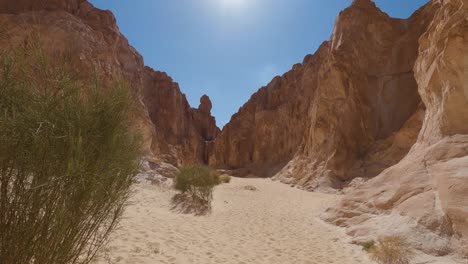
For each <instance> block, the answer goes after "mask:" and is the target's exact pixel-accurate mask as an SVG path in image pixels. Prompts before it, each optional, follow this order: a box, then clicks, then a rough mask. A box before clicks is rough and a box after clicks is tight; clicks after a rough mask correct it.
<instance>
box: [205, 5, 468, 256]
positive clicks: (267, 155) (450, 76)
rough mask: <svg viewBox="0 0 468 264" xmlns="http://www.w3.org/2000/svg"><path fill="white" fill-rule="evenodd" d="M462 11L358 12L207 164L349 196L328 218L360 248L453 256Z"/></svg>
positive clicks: (234, 125)
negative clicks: (404, 248) (376, 243)
mask: <svg viewBox="0 0 468 264" xmlns="http://www.w3.org/2000/svg"><path fill="white" fill-rule="evenodd" d="M467 9H468V1H467V0H442V1H438V0H433V1H430V2H429V3H427V4H426V5H425V6H424V7H422V8H421V9H420V10H418V11H417V12H415V13H414V14H413V15H412V16H411V17H409V18H408V19H395V18H391V17H389V16H388V15H386V14H385V13H383V12H382V11H380V10H379V9H378V8H377V7H376V6H375V4H374V3H373V2H372V1H370V0H354V1H353V3H352V5H351V6H350V7H349V8H347V9H346V10H344V11H343V12H341V13H340V14H339V16H338V18H337V21H336V24H335V28H334V31H333V34H332V36H331V38H330V41H329V42H327V43H324V44H323V45H322V46H321V47H320V48H319V49H318V51H317V52H316V53H315V54H314V55H309V56H307V57H306V59H305V60H304V62H303V63H302V64H298V65H295V66H294V67H293V69H292V70H291V71H290V72H288V73H286V74H285V75H283V76H282V77H275V78H274V79H273V81H272V82H271V83H270V84H269V85H267V86H266V87H263V88H261V89H260V90H259V91H258V92H257V93H256V94H254V95H253V96H252V98H251V99H250V100H249V101H248V102H247V103H246V104H245V105H244V106H243V107H242V108H241V109H240V111H239V112H238V113H237V114H236V115H234V116H233V118H232V120H231V121H230V122H229V123H228V124H227V125H226V126H225V128H224V129H223V131H222V132H221V134H220V136H219V137H218V138H217V139H216V140H215V142H214V143H213V148H212V151H211V152H210V159H209V162H210V164H211V165H214V166H217V167H219V168H224V169H231V170H234V171H236V172H238V173H239V174H240V175H248V174H256V175H258V176H269V175H271V174H275V173H276V176H275V178H276V179H279V180H281V181H282V182H285V183H289V184H295V185H299V186H301V187H303V188H305V189H308V190H322V191H333V192H335V191H337V190H340V189H341V188H344V187H347V188H346V189H345V190H344V192H345V193H346V196H345V198H344V199H343V201H342V203H341V204H340V205H338V206H336V207H335V208H331V209H329V210H328V211H327V213H326V214H324V216H323V217H324V219H327V220H328V221H330V222H333V223H335V224H337V225H340V226H344V227H347V230H348V234H350V235H353V236H356V240H358V241H360V240H361V241H362V240H367V239H375V238H377V237H378V236H379V235H388V234H403V235H405V236H409V237H410V238H411V240H412V242H413V244H414V245H415V246H416V247H418V248H419V249H422V250H424V251H426V252H428V253H431V254H446V253H448V252H450V250H451V249H456V248H457V247H458V246H459V245H461V241H463V240H466V239H467V237H468V233H467V232H468V229H467V227H468V222H467V219H468V202H467V199H468V198H467V194H468V79H467V78H468V42H467V40H468V12H467ZM285 164H286V165H285ZM358 177H359V180H353V179H355V178H358ZM409 234H410V235H409Z"/></svg>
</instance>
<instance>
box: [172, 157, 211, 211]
mask: <svg viewBox="0 0 468 264" xmlns="http://www.w3.org/2000/svg"><path fill="white" fill-rule="evenodd" d="M219 183H220V179H219V174H218V173H217V172H216V171H214V170H212V169H211V168H209V167H207V166H190V167H183V168H180V170H179V172H178V173H177V175H176V177H175V179H174V188H175V189H176V190H178V191H180V192H182V193H183V194H185V193H187V194H189V195H191V196H194V197H198V198H200V199H201V200H202V201H204V202H205V203H211V200H212V199H213V190H214V187H215V186H216V185H218V184H219Z"/></svg>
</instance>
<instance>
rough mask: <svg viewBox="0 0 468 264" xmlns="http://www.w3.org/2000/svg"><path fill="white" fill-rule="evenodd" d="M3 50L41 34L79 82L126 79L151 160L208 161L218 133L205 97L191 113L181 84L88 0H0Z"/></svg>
mask: <svg viewBox="0 0 468 264" xmlns="http://www.w3.org/2000/svg"><path fill="white" fill-rule="evenodd" d="M0 26H1V29H2V31H1V32H2V38H1V39H0V43H1V48H2V49H6V48H14V47H16V46H18V45H20V44H21V43H22V42H24V41H26V40H27V39H28V38H29V37H30V36H31V35H32V34H36V33H38V35H39V38H38V40H40V42H41V43H42V46H43V47H44V49H45V51H46V52H47V53H48V54H49V55H51V56H52V55H54V54H57V53H65V54H67V55H68V56H69V57H70V59H71V61H72V64H73V66H74V68H75V69H76V74H77V75H78V77H79V78H89V76H90V73H93V72H95V71H97V72H98V74H99V76H100V78H101V79H102V81H112V80H113V79H115V78H118V77H122V78H123V79H125V80H126V81H127V82H128V83H130V84H131V86H132V88H133V89H134V90H135V93H136V94H137V95H138V97H139V98H140V102H139V103H140V106H139V108H140V109H139V111H138V113H136V116H135V126H136V127H138V128H139V129H140V130H141V131H142V132H143V135H144V140H145V144H144V145H145V148H146V149H145V150H146V155H149V156H154V157H155V158H156V159H157V160H160V161H166V162H170V163H172V164H174V165H180V164H184V163H201V162H204V161H205V160H206V143H205V141H210V140H213V138H214V137H215V136H216V133H217V132H218V128H217V127H216V124H215V120H214V118H213V117H212V116H211V114H210V110H211V107H209V105H211V102H209V99H208V98H207V97H203V98H202V99H203V102H202V106H201V109H192V108H190V106H189V104H188V102H187V100H186V98H185V96H184V95H183V94H182V93H181V91H180V89H179V87H178V85H177V84H176V83H175V82H173V81H172V79H171V78H170V77H168V76H167V75H166V74H165V73H162V72H157V71H154V70H152V69H150V68H148V67H145V66H144V64H143V59H142V57H141V56H140V55H139V54H138V53H137V51H136V50H135V49H133V48H132V47H131V46H130V45H129V43H128V41H127V39H126V38H125V37H124V36H123V35H122V34H121V33H120V31H119V29H118V27H117V25H116V21H115V18H114V16H113V15H112V13H111V12H109V11H103V10H99V9H97V8H94V7H93V6H92V5H91V4H90V3H88V2H87V1H85V0H43V1H31V0H0Z"/></svg>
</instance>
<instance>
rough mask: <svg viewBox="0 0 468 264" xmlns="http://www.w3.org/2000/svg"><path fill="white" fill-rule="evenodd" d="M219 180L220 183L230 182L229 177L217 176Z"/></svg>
mask: <svg viewBox="0 0 468 264" xmlns="http://www.w3.org/2000/svg"><path fill="white" fill-rule="evenodd" d="M219 180H220V182H221V183H230V182H231V176H229V175H221V176H219Z"/></svg>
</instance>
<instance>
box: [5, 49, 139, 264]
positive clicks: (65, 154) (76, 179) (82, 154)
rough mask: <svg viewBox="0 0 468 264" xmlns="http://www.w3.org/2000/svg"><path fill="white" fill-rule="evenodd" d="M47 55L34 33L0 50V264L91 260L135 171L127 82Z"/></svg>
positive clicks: (136, 162) (116, 218) (135, 141)
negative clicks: (110, 81)
mask: <svg viewBox="0 0 468 264" xmlns="http://www.w3.org/2000/svg"><path fill="white" fill-rule="evenodd" d="M49 58H50V57H49V56H46V55H45V54H44V52H43V49H42V47H41V45H40V43H39V42H36V41H28V42H27V44H25V45H24V46H22V47H20V48H18V49H16V50H14V51H11V52H5V51H3V53H2V54H0V94H1V96H0V263H16V264H27V263H35V264H51V263H54V264H57V263H58V264H62V263H63V264H65V263H67V264H68V263H90V262H91V260H92V259H93V257H94V255H95V254H96V252H97V251H98V250H99V249H100V248H101V246H102V245H103V243H104V242H105V241H106V239H107V238H108V236H109V234H110V232H111V231H112V230H113V229H114V228H115V227H116V225H117V223H118V221H119V219H120V217H121V214H122V211H123V209H124V207H125V205H126V202H127V199H128V198H129V187H130V185H131V183H132V179H133V177H134V175H136V173H137V171H138V166H139V160H138V156H139V147H140V146H139V137H138V136H136V135H135V134H134V133H132V132H131V131H130V130H129V127H130V119H129V112H130V111H131V109H132V107H133V106H132V102H133V99H132V95H131V94H130V92H129V89H127V87H125V85H123V84H118V85H116V86H115V87H100V86H99V82H98V81H97V78H94V77H92V78H90V80H89V82H84V81H83V80H81V81H78V80H76V79H75V78H74V77H73V75H72V74H71V72H73V71H72V70H71V66H70V65H69V64H67V62H66V58H61V57H60V58H59V57H58V56H56V57H54V58H53V59H49Z"/></svg>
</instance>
